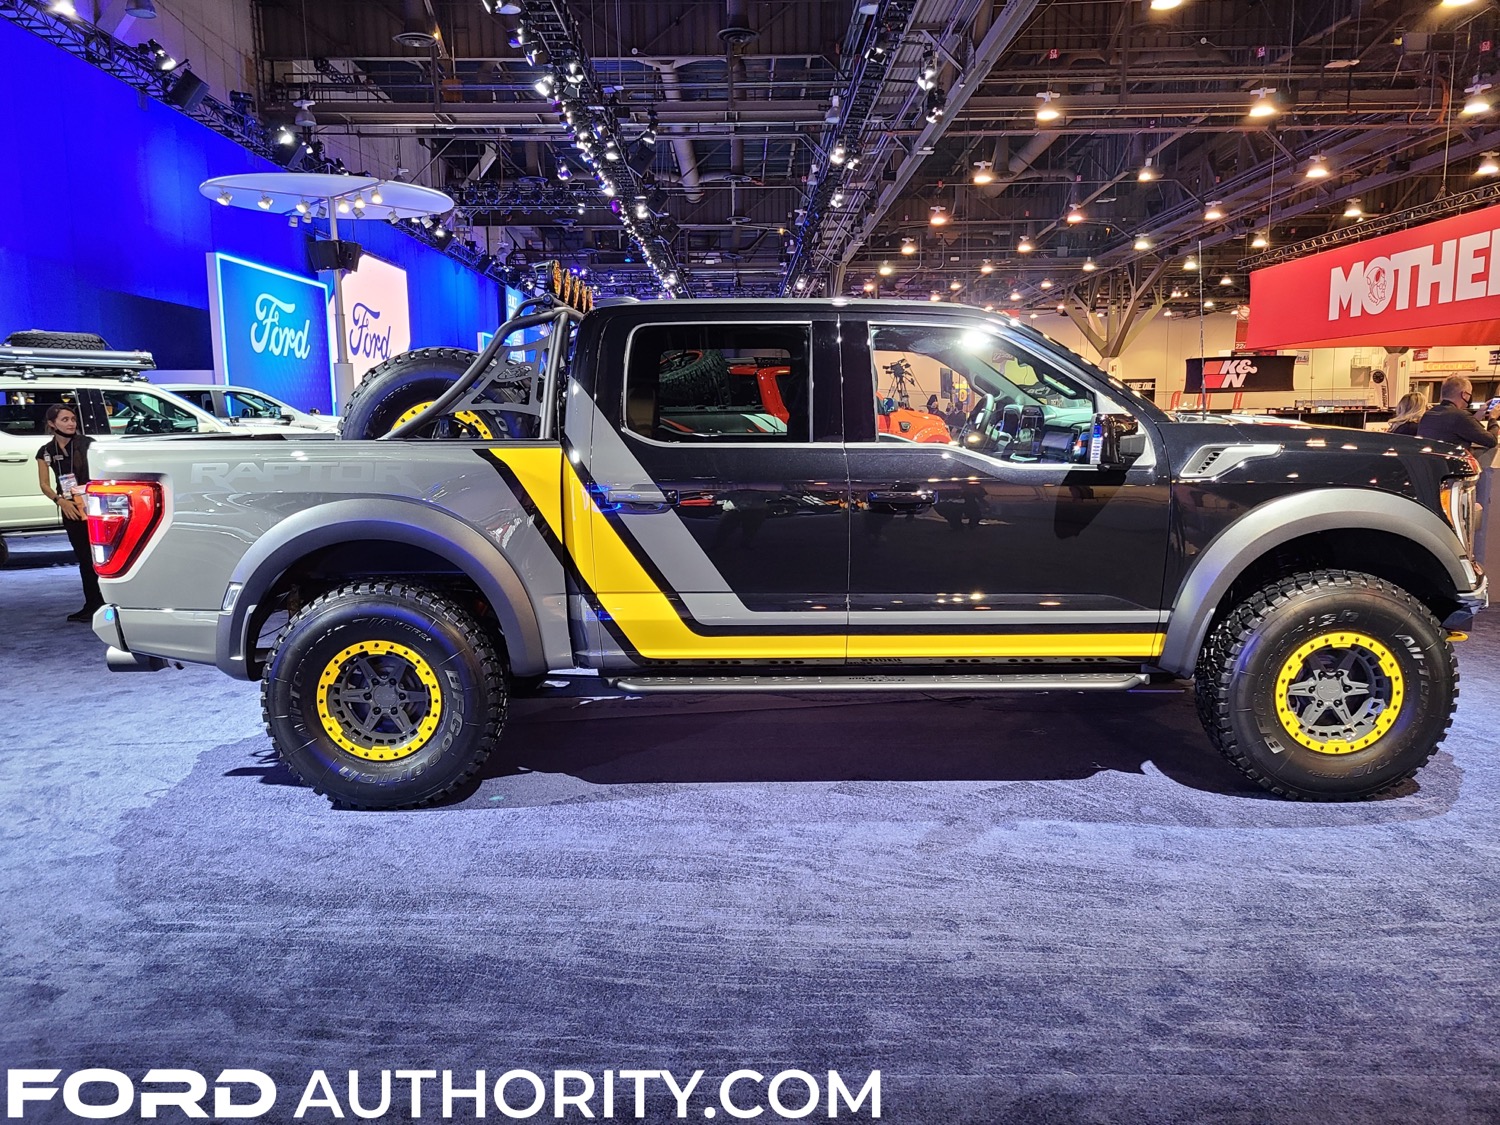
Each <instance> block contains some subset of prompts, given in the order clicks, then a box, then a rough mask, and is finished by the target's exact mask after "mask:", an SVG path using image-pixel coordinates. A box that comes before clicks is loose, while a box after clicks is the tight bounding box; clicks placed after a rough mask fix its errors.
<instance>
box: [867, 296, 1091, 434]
mask: <svg viewBox="0 0 1500 1125" xmlns="http://www.w3.org/2000/svg"><path fill="white" fill-rule="evenodd" d="M870 352H871V356H872V358H873V362H874V372H873V375H874V380H875V381H874V396H873V402H874V408H875V413H876V430H877V433H878V436H879V440H881V441H892V442H919V443H944V442H952V443H957V444H959V445H962V446H963V447H964V448H965V449H969V450H972V451H973V452H976V453H983V454H987V455H989V456H991V457H995V458H997V459H999V460H1003V461H1008V462H1016V463H1047V462H1050V463H1072V464H1077V463H1082V462H1087V461H1088V442H1089V434H1090V431H1091V429H1092V426H1093V418H1094V414H1095V413H1096V412H1097V411H1099V410H1106V411H1108V412H1111V413H1114V412H1118V410H1119V408H1118V407H1117V406H1115V405H1114V404H1112V403H1109V404H1105V405H1101V404H1100V400H1101V396H1097V395H1096V394H1095V392H1094V391H1093V390H1092V389H1091V388H1089V387H1088V386H1087V385H1085V384H1083V383H1080V382H1079V381H1077V380H1076V379H1074V378H1073V377H1072V376H1070V375H1068V374H1067V373H1066V372H1063V371H1061V370H1060V369H1058V368H1056V367H1055V366H1053V365H1052V364H1050V363H1048V362H1047V361H1046V359H1045V358H1044V357H1042V356H1039V355H1035V354H1031V353H1026V354H1022V353H1021V352H1020V351H1019V350H1017V349H1015V348H1013V347H1012V346H1011V345H1010V344H1009V343H1008V342H1007V341H1006V340H1005V339H1003V338H1002V337H1001V336H1000V335H998V334H996V333H991V332H986V331H984V330H983V329H981V328H978V327H974V326H968V325H953V324H944V325H906V324H902V325H872V326H871V328H870Z"/></svg>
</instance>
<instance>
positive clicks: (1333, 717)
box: [1276, 631, 1406, 754]
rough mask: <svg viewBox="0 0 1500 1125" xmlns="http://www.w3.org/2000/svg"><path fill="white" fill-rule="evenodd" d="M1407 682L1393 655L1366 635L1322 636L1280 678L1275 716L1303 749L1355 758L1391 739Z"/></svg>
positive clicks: (1290, 659) (1286, 665)
mask: <svg viewBox="0 0 1500 1125" xmlns="http://www.w3.org/2000/svg"><path fill="white" fill-rule="evenodd" d="M1405 695H1406V686H1405V681H1404V679H1403V677H1402V675H1401V667H1400V665H1399V664H1398V663H1397V662H1396V657H1395V654H1394V653H1392V652H1391V650H1390V649H1389V648H1387V647H1386V646H1385V645H1383V644H1381V643H1380V642H1379V641H1377V640H1375V639H1374V638H1373V637H1370V636H1367V635H1365V634H1364V633H1356V632H1350V631H1338V632H1332V633H1324V634H1322V635H1321V636H1317V637H1314V638H1313V639H1312V640H1310V641H1307V642H1306V643H1304V644H1302V645H1300V646H1299V647H1298V648H1297V649H1295V650H1294V651H1293V652H1292V653H1291V655H1289V656H1288V657H1287V658H1286V660H1285V661H1283V663H1282V665H1281V669H1280V671H1279V672H1278V673H1277V674H1276V715H1277V718H1278V719H1280V721H1281V726H1282V728H1283V729H1284V730H1285V731H1286V733H1287V734H1288V735H1289V736H1290V737H1291V738H1292V739H1293V741H1295V742H1296V743H1297V744H1298V745H1299V746H1304V747H1306V748H1307V749H1309V750H1313V751H1316V752H1317V753H1319V754H1353V753H1355V752H1357V751H1359V750H1363V749H1365V748H1366V747H1367V746H1371V745H1373V744H1374V743H1376V742H1378V741H1379V740H1380V739H1381V738H1383V737H1384V736H1385V735H1386V734H1388V733H1389V732H1390V730H1391V728H1392V727H1393V726H1395V725H1396V719H1397V717H1398V716H1399V715H1400V714H1401V705H1402V702H1403V700H1404V698H1405Z"/></svg>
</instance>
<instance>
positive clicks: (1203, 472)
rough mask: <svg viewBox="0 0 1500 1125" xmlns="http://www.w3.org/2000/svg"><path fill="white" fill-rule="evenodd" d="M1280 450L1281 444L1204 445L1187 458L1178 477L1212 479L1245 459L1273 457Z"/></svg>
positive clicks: (1235, 466)
mask: <svg viewBox="0 0 1500 1125" xmlns="http://www.w3.org/2000/svg"><path fill="white" fill-rule="evenodd" d="M1280 452H1281V446H1279V445H1271V444H1248V443H1246V444H1239V443H1236V444H1234V445H1222V444H1221V445H1205V446H1202V447H1200V448H1199V449H1198V450H1197V452H1195V453H1194V454H1193V455H1192V456H1191V457H1189V458H1188V459H1187V462H1186V463H1185V464H1184V465H1183V467H1182V472H1180V473H1179V474H1178V477H1179V478H1180V479H1182V480H1212V479H1214V478H1216V477H1221V476H1223V475H1224V474H1225V473H1227V472H1229V471H1230V470H1231V469H1235V468H1238V467H1239V466H1240V465H1243V464H1244V463H1245V462H1246V461H1252V460H1255V459H1257V458H1260V457H1275V456H1277V455H1278V454H1279V453H1280Z"/></svg>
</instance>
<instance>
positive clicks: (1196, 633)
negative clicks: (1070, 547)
mask: <svg viewBox="0 0 1500 1125" xmlns="http://www.w3.org/2000/svg"><path fill="white" fill-rule="evenodd" d="M1340 530H1369V531H1385V532H1390V533H1391V534H1393V535H1399V536H1401V537H1402V538H1403V539H1409V540H1411V541H1412V542H1413V543H1415V544H1416V545H1417V546H1419V547H1421V548H1422V549H1423V550H1425V551H1426V552H1427V553H1428V554H1430V555H1432V556H1433V558H1434V559H1436V560H1437V562H1439V563H1440V564H1441V565H1442V567H1443V568H1444V570H1446V571H1447V574H1448V577H1449V579H1450V580H1451V581H1452V583H1453V589H1454V591H1455V593H1461V592H1463V591H1467V590H1471V589H1473V587H1474V585H1475V583H1476V577H1475V575H1474V573H1473V570H1472V569H1471V568H1470V567H1469V565H1468V563H1467V561H1466V559H1465V558H1464V551H1463V546H1462V544H1460V543H1459V541H1458V536H1457V535H1456V534H1455V533H1454V531H1453V529H1452V528H1451V527H1449V526H1448V525H1447V524H1446V523H1445V522H1443V520H1442V518H1441V517H1440V516H1438V515H1436V514H1435V513H1434V512H1432V511H1430V510H1429V509H1427V508H1424V507H1423V506H1422V505H1421V504H1418V503H1417V502H1416V501H1415V500H1411V499H1408V498H1407V497H1405V496H1394V495H1392V494H1390V493H1388V492H1374V491H1368V490H1365V489H1359V488H1322V489H1314V490H1311V491H1308V492H1298V493H1295V494H1293V495H1290V496H1282V497H1279V498H1278V499H1275V500H1270V501H1267V502H1266V503H1264V504H1261V505H1259V506H1258V507H1255V508H1252V509H1251V510H1250V511H1248V512H1246V513H1245V514H1244V515H1243V516H1241V517H1240V518H1239V519H1237V520H1236V521H1235V522H1234V523H1232V524H1230V525H1229V526H1228V527H1226V528H1225V529H1224V530H1223V531H1221V532H1219V534H1218V535H1217V536H1215V537H1214V539H1213V541H1212V542H1210V543H1209V544H1208V546H1207V547H1205V548H1204V549H1203V550H1202V551H1201V552H1200V553H1199V555H1198V557H1197V559H1196V560H1195V561H1194V562H1193V566H1192V569H1191V570H1189V571H1188V573H1187V577H1186V578H1185V579H1184V580H1183V583H1182V587H1181V589H1180V590H1178V592H1177V599H1176V601H1175V602H1174V603H1173V606H1172V615H1171V617H1170V619H1169V622H1168V625H1167V635H1166V642H1165V644H1164V645H1163V647H1162V653H1161V658H1160V659H1159V660H1158V661H1157V664H1158V665H1159V666H1160V667H1161V668H1163V669H1165V670H1166V671H1168V672H1171V673H1173V674H1175V675H1179V676H1187V675H1191V674H1192V671H1193V667H1194V665H1195V664H1196V663H1197V661H1198V652H1199V650H1200V649H1201V648H1202V647H1203V641H1204V638H1205V637H1206V636H1207V635H1208V627H1209V625H1210V623H1211V622H1212V620H1213V615H1214V611H1215V610H1216V609H1217V608H1218V605H1219V602H1220V601H1221V600H1223V597H1224V595H1225V594H1226V593H1227V592H1228V591H1229V588H1230V586H1232V585H1233V584H1234V582H1235V579H1237V578H1239V576H1240V575H1241V574H1243V573H1244V571H1245V569H1246V568H1247V567H1249V566H1250V564H1251V563H1253V562H1254V561H1255V560H1256V559H1258V558H1260V557H1262V556H1263V555H1265V553H1266V552H1267V551H1269V550H1270V549H1271V548H1273V547H1277V546H1280V545H1281V544H1282V543H1289V542H1291V541H1292V540H1293V539H1300V538H1301V537H1302V536H1304V535H1314V534H1317V533H1318V532H1320V531H1340Z"/></svg>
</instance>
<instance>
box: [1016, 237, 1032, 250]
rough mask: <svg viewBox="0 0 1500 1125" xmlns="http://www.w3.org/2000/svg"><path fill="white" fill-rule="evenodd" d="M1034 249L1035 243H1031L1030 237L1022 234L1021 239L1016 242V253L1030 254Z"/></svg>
mask: <svg viewBox="0 0 1500 1125" xmlns="http://www.w3.org/2000/svg"><path fill="white" fill-rule="evenodd" d="M1035 249H1036V244H1035V243H1033V242H1032V241H1031V239H1029V238H1027V237H1026V236H1025V235H1022V236H1021V241H1020V242H1018V243H1016V253H1017V254H1030V253H1031V252H1032V251H1033V250H1035Z"/></svg>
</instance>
